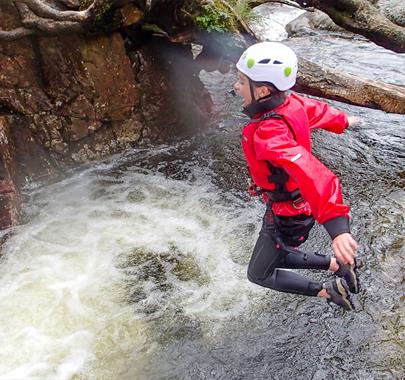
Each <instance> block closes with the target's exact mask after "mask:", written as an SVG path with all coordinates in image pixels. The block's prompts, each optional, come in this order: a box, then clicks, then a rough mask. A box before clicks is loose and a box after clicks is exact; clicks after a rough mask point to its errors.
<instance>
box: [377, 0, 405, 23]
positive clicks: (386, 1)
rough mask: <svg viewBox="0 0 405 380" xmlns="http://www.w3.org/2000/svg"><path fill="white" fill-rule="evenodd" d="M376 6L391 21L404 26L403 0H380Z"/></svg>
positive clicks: (404, 10) (404, 5)
mask: <svg viewBox="0 0 405 380" xmlns="http://www.w3.org/2000/svg"><path fill="white" fill-rule="evenodd" d="M377 6H378V8H379V9H380V10H381V12H382V13H384V15H385V16H386V17H387V18H389V19H390V20H391V21H392V22H394V23H395V24H398V25H400V26H405V3H404V1H403V0H380V1H379V2H378V4H377Z"/></svg>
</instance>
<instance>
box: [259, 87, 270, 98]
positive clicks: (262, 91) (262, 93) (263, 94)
mask: <svg viewBox="0 0 405 380" xmlns="http://www.w3.org/2000/svg"><path fill="white" fill-rule="evenodd" d="M270 94H271V90H270V88H269V87H268V86H260V87H259V95H260V98H265V97H266V96H269V95H270Z"/></svg>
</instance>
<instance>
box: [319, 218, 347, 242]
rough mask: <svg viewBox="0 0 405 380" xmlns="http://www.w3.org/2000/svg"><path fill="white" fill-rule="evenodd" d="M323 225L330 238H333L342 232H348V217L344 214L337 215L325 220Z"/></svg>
mask: <svg viewBox="0 0 405 380" xmlns="http://www.w3.org/2000/svg"><path fill="white" fill-rule="evenodd" d="M323 226H324V227H325V228H326V231H328V234H329V235H330V238H331V239H332V240H333V239H334V238H335V237H336V236H338V235H341V234H344V233H346V232H349V233H350V227H349V218H347V217H345V216H338V217H336V218H333V219H329V220H328V221H326V222H325V223H324V224H323Z"/></svg>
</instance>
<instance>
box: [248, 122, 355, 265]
mask: <svg viewBox="0 0 405 380" xmlns="http://www.w3.org/2000/svg"><path fill="white" fill-rule="evenodd" d="M254 147H255V153H256V158H257V159H259V160H265V161H270V162H271V163H272V164H273V165H275V166H278V167H281V168H283V169H284V170H285V171H286V172H287V173H288V174H289V175H290V176H291V177H292V178H293V179H294V180H295V182H296V183H297V184H298V187H299V189H300V192H301V194H302V196H303V198H304V199H305V200H306V201H307V202H308V203H309V204H310V206H311V209H312V213H313V215H314V217H315V219H316V220H317V221H318V223H320V224H322V225H323V226H324V227H325V229H326V230H327V231H328V233H329V235H330V237H331V239H332V241H334V242H335V240H336V239H337V242H338V243H339V244H337V248H338V249H337V250H336V249H335V248H334V245H332V247H333V249H334V251H335V254H336V256H337V258H338V259H339V260H341V261H343V262H345V263H346V262H352V260H353V259H352V257H354V256H355V249H354V248H351V247H352V245H351V244H350V243H349V242H348V241H347V236H348V235H349V236H350V237H351V235H350V227H349V210H350V208H349V206H347V205H345V204H344V203H343V197H342V191H341V187H340V183H339V180H338V178H337V177H336V175H335V174H334V173H332V172H331V171H330V170H329V169H328V168H327V167H326V166H325V165H323V164H322V163H321V162H320V161H319V160H318V159H317V158H316V157H314V156H313V155H312V154H311V153H310V152H308V151H307V150H306V149H305V148H304V147H302V146H300V145H298V144H297V142H296V141H295V140H294V138H293V136H292V134H291V132H290V131H289V129H288V128H287V127H286V125H285V124H284V123H283V122H282V121H279V120H272V121H271V122H268V121H267V122H264V123H262V124H261V125H260V126H259V128H258V129H257V130H256V132H255V135H254ZM339 236H343V238H344V239H343V240H344V241H343V243H342V244H340V243H341V241H342V237H340V238H338V237H339ZM353 241H354V240H353ZM335 246H336V244H335ZM342 247H343V248H342Z"/></svg>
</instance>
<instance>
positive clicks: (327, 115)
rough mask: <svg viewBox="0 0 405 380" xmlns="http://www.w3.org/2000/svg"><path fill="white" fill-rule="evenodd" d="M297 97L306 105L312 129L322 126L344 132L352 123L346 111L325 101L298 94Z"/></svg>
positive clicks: (329, 129)
mask: <svg viewBox="0 0 405 380" xmlns="http://www.w3.org/2000/svg"><path fill="white" fill-rule="evenodd" d="M295 98H296V99H297V100H298V101H299V102H300V103H301V104H302V106H303V107H304V109H305V112H306V114H307V116H308V121H309V128H310V129H311V130H313V129H318V128H321V129H325V130H327V131H330V132H334V133H343V132H344V130H345V129H346V128H347V127H348V126H349V125H350V123H349V119H348V117H347V116H346V114H345V113H344V112H342V111H339V110H337V109H336V108H334V107H332V106H330V105H328V104H327V103H325V102H322V101H320V100H316V99H312V98H306V97H301V96H298V95H296V94H295Z"/></svg>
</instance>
